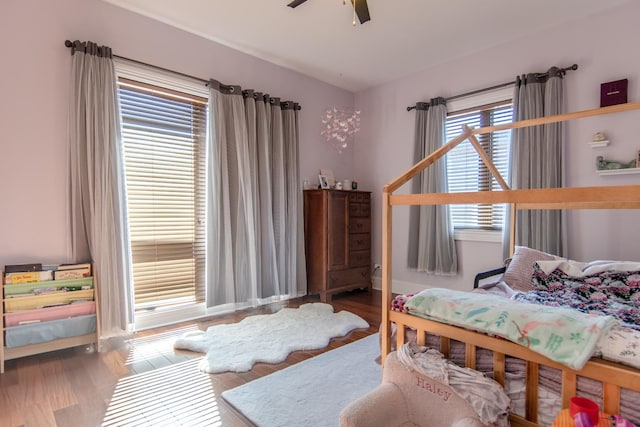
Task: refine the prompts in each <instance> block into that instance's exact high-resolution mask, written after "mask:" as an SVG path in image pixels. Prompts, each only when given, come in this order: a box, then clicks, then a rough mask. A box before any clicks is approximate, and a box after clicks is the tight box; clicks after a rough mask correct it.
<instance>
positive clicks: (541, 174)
mask: <svg viewBox="0 0 640 427" xmlns="http://www.w3.org/2000/svg"><path fill="white" fill-rule="evenodd" d="M563 76H564V73H563V72H562V71H561V70H560V69H558V68H556V67H552V68H551V69H549V71H548V72H547V73H544V74H534V73H531V74H527V75H526V76H525V75H523V76H521V77H518V78H517V80H516V87H515V91H514V96H513V120H514V121H520V120H527V119H533V118H538V117H544V116H553V115H557V114H562V113H563V104H564V101H563V97H564V79H563ZM510 155H511V158H510V165H511V168H510V183H511V188H513V189H527V188H559V187H562V186H563V184H564V174H563V164H564V131H563V124H562V122H560V123H551V124H547V125H540V126H530V127H526V128H520V129H514V130H513V131H512V134H511V154H510ZM507 213H509V212H507ZM508 219H509V215H507V222H506V226H505V239H504V242H505V245H504V255H505V257H507V256H509V254H508V248H509V235H508V230H509V226H510V224H509V220H508ZM565 235H566V228H565V226H564V215H563V212H562V211H560V210H531V211H529V210H527V211H518V213H517V214H516V241H515V244H516V245H519V246H527V247H530V248H534V249H538V250H540V251H543V252H547V253H551V254H555V255H560V256H564V255H565V252H566V244H565Z"/></svg>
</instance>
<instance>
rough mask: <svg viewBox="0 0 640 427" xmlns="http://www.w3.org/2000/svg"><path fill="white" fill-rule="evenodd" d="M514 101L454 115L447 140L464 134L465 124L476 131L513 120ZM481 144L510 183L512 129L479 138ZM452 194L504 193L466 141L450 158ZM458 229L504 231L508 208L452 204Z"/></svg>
mask: <svg viewBox="0 0 640 427" xmlns="http://www.w3.org/2000/svg"><path fill="white" fill-rule="evenodd" d="M512 111H513V110H512V106H511V102H510V101H505V102H501V103H497V104H492V105H486V106H482V107H477V108H474V109H470V110H466V111H462V112H458V113H452V114H450V115H449V116H448V117H447V123H446V128H445V134H446V140H447V141H449V140H451V139H452V138H455V137H456V136H458V135H460V134H461V133H462V125H463V124H466V125H467V126H469V127H472V128H478V127H485V126H493V125H499V124H504V123H511V121H512ZM477 137H478V142H480V144H481V145H482V147H483V148H484V150H485V151H486V152H487V154H488V155H489V158H490V159H492V161H493V163H494V164H495V166H496V168H497V169H498V171H499V172H500V174H501V175H502V177H503V178H504V179H505V180H506V179H507V177H508V173H509V143H510V140H511V130H502V131H497V132H492V133H489V134H483V135H478V136H477ZM446 161H447V183H448V186H449V188H448V190H449V192H452V193H456V192H468V191H500V190H501V188H500V185H499V184H498V182H497V181H496V179H495V178H493V177H492V175H491V172H489V170H488V169H487V168H486V166H485V165H484V163H482V160H481V159H480V157H479V156H478V154H477V153H476V151H475V149H474V148H473V146H472V145H471V143H470V142H469V141H464V142H463V143H461V144H459V145H458V146H457V147H455V148H454V149H453V150H451V151H450V152H449V153H447V155H446ZM450 210H451V216H452V222H453V226H454V228H457V229H463V228H466V229H484V230H500V229H502V225H503V224H504V215H505V209H504V205H491V204H479V205H451V206H450Z"/></svg>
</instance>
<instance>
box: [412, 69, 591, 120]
mask: <svg viewBox="0 0 640 427" xmlns="http://www.w3.org/2000/svg"><path fill="white" fill-rule="evenodd" d="M577 69H578V64H573V65H571V66H570V67H566V68H560V69H559V70H558V71H560V72H561V73H562V74H565V73H566V72H567V71H575V70H577ZM548 75H549V73H540V74H538V75H537V76H538V77H546V76H548ZM513 84H514V80H511V81H510V82H505V83H500V84H497V85H495V86H490V87H485V88H482V89H476V90H472V91H471V92H465V93H461V94H460V95H454V96H450V97H448V98H444V100H445V101H453V100H454V99H458V98H464V97H465V96H471V95H476V94H478V93H482V92H488V91H490V90H494V89H500V88H502V87H506V86H512V85H513ZM415 108H416V106H415V105H413V106H411V107H407V111H411V110H415Z"/></svg>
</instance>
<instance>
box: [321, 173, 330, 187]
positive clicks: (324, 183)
mask: <svg viewBox="0 0 640 427" xmlns="http://www.w3.org/2000/svg"><path fill="white" fill-rule="evenodd" d="M318 179H319V180H320V188H322V189H324V190H328V189H329V188H331V187H330V185H329V179H328V178H327V177H326V176H325V175H318Z"/></svg>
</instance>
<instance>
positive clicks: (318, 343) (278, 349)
mask: <svg viewBox="0 0 640 427" xmlns="http://www.w3.org/2000/svg"><path fill="white" fill-rule="evenodd" d="M368 327H369V324H368V323H367V322H366V321H365V320H364V319H363V318H361V317H360V316H357V315H355V314H353V313H350V312H348V311H344V310H343V311H340V312H338V313H334V312H333V307H332V306H331V305H329V304H323V303H309V304H303V305H301V306H300V307H299V308H283V309H281V310H280V311H278V312H277V313H274V314H260V315H255V316H249V317H245V318H244V319H243V320H241V321H240V322H238V323H230V324H223V325H214V326H211V327H209V329H207V330H206V331H197V332H189V333H187V334H185V335H184V336H183V337H182V338H179V339H178V340H176V342H175V343H174V347H175V348H179V349H183V350H191V351H198V352H201V353H207V355H206V356H205V357H204V358H203V359H202V361H201V362H200V370H201V371H204V372H209V373H218V372H225V371H234V372H246V371H249V370H251V368H252V367H253V365H254V363H257V362H264V363H280V362H282V361H283V360H285V359H286V358H287V356H288V355H289V353H291V352H292V351H295V350H317V349H319V348H323V347H326V346H327V345H328V344H329V341H330V340H331V338H333V337H338V336H344V335H346V334H348V333H349V332H351V331H352V330H353V329H357V328H368Z"/></svg>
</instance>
